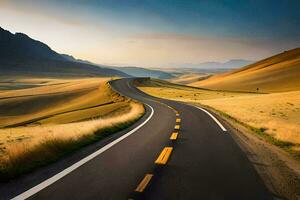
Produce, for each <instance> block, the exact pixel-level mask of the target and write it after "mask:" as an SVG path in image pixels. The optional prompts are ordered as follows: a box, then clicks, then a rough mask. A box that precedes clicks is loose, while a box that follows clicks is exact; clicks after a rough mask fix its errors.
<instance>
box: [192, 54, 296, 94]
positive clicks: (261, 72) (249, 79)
mask: <svg viewBox="0 0 300 200" xmlns="http://www.w3.org/2000/svg"><path fill="white" fill-rule="evenodd" d="M299 77H300V48H297V49H293V50H290V51H286V52H283V53H281V54H278V55H275V56H272V57H270V58H267V59H264V60H262V61H259V62H256V63H254V64H251V65H248V66H246V67H243V68H240V69H237V70H233V71H231V72H228V73H223V74H219V75H215V76H212V77H210V78H209V79H206V80H203V81H198V82H194V83H192V84H190V85H191V86H196V87H201V88H202V87H203V88H209V89H218V90H230V91H232V90H235V91H252V92H254V91H256V90H257V88H259V91H260V92H266V93H269V92H287V91H295V90H300V81H299Z"/></svg>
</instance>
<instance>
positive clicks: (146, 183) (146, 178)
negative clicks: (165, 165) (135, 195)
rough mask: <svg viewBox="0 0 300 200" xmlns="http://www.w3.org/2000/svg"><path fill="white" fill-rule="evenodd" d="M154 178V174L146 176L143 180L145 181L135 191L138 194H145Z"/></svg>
mask: <svg viewBox="0 0 300 200" xmlns="http://www.w3.org/2000/svg"><path fill="white" fill-rule="evenodd" d="M152 177H153V174H146V176H145V177H144V178H143V180H142V181H141V182H140V184H139V185H138V186H137V188H136V189H135V191H136V192H143V191H144V190H145V188H146V187H147V185H148V184H149V183H150V181H151V179H152Z"/></svg>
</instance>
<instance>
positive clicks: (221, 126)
mask: <svg viewBox="0 0 300 200" xmlns="http://www.w3.org/2000/svg"><path fill="white" fill-rule="evenodd" d="M195 107H196V108H198V109H200V110H202V111H203V112H205V113H206V114H208V115H209V116H210V117H211V118H212V119H213V120H214V121H215V122H216V123H217V124H218V125H219V127H220V128H221V129H222V130H223V131H227V130H226V128H225V127H224V126H223V125H222V124H221V122H219V120H217V118H215V116H213V115H212V114H210V113H209V112H208V111H207V110H205V109H203V108H200V107H197V106H195Z"/></svg>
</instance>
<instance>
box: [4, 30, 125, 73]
mask: <svg viewBox="0 0 300 200" xmlns="http://www.w3.org/2000/svg"><path fill="white" fill-rule="evenodd" d="M0 73H2V74H36V75H39V74H53V75H72V76H123V77H126V76H128V75H127V74H125V73H123V72H120V71H117V70H114V69H108V68H104V67H99V66H96V65H93V64H91V63H86V61H81V60H77V59H75V58H74V57H73V56H69V55H65V54H59V53H57V52H55V51H53V50H52V49H51V48H50V47H49V46H47V45H46V44H44V43H42V42H40V41H37V40H34V39H32V38H30V37H28V36H27V35H25V34H23V33H16V34H12V33H10V32H9V31H7V30H4V29H3V28H1V27H0Z"/></svg>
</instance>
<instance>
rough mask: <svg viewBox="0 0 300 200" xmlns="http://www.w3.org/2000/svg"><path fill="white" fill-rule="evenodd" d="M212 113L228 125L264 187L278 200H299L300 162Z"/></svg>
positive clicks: (231, 121) (245, 129) (242, 127)
mask: <svg viewBox="0 0 300 200" xmlns="http://www.w3.org/2000/svg"><path fill="white" fill-rule="evenodd" d="M209 110H210V111H211V112H212V113H214V114H215V115H216V116H217V117H218V119H220V120H221V121H222V122H223V123H224V124H226V126H227V127H228V128H229V130H230V131H229V132H230V133H232V134H231V135H232V137H233V139H234V140H235V141H236V142H237V144H238V145H239V146H240V148H241V149H242V150H243V151H244V152H245V154H246V155H247V157H248V159H249V160H250V162H251V163H252V164H253V166H254V167H255V169H256V170H257V172H258V174H259V175H260V176H261V178H262V179H263V181H264V182H265V185H266V186H267V187H268V189H269V190H270V191H271V192H272V193H273V194H274V195H275V196H277V197H278V198H279V199H281V198H283V199H285V198H287V199H299V198H300V163H299V162H300V161H298V160H295V159H293V158H291V156H290V155H288V153H287V152H285V151H283V150H282V149H280V148H278V147H276V146H274V145H272V144H270V143H268V142H266V141H265V140H264V139H262V138H259V137H258V136H256V135H254V134H253V133H251V131H250V130H249V129H247V128H245V127H244V126H242V125H241V124H238V123H236V122H234V121H233V120H230V119H227V118H225V117H222V116H221V115H219V114H218V112H216V111H215V110H213V109H209Z"/></svg>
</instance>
